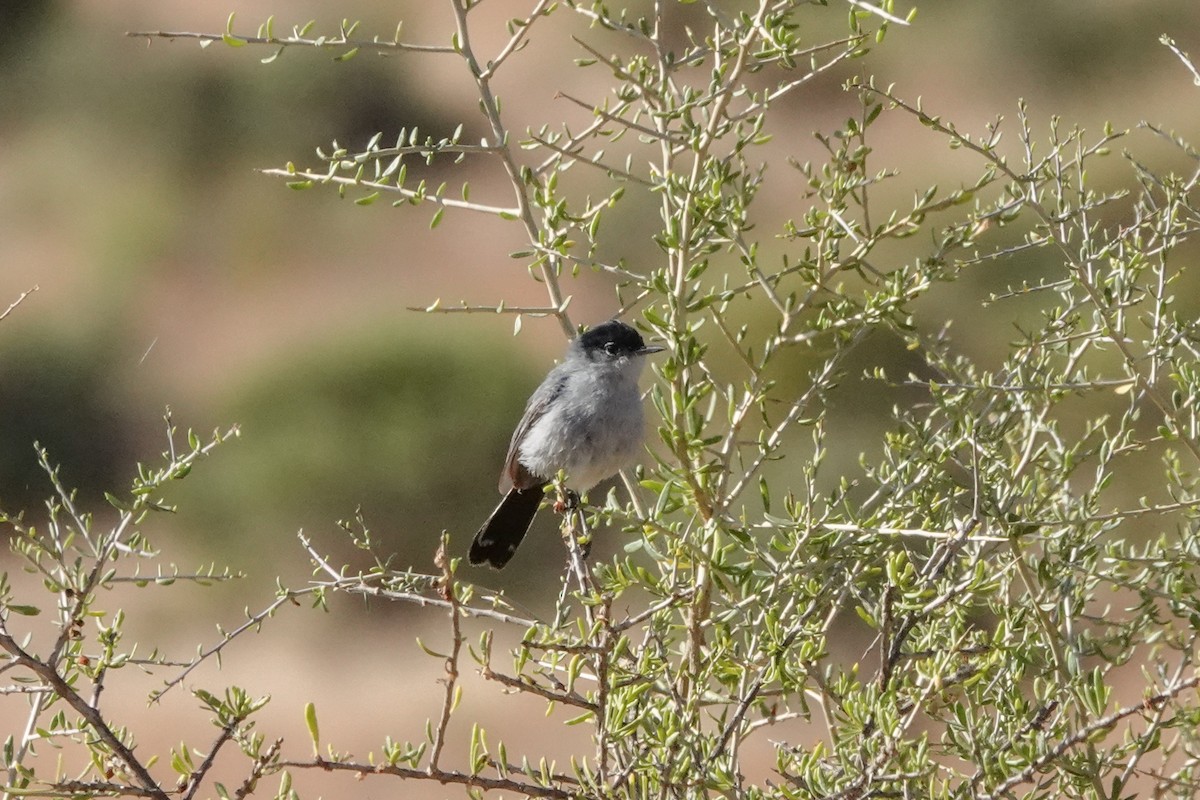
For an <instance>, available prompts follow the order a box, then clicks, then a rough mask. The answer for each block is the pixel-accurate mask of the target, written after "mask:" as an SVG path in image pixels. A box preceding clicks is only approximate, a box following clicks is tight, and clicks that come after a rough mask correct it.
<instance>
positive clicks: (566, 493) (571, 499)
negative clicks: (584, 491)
mask: <svg viewBox="0 0 1200 800" xmlns="http://www.w3.org/2000/svg"><path fill="white" fill-rule="evenodd" d="M577 508H579V494H578V493H577V492H574V491H572V490H570V489H565V488H563V487H561V486H560V487H559V489H558V497H557V498H555V500H554V513H555V514H565V513H567V512H568V511H574V510H575V509H577Z"/></svg>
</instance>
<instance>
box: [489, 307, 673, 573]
mask: <svg viewBox="0 0 1200 800" xmlns="http://www.w3.org/2000/svg"><path fill="white" fill-rule="evenodd" d="M660 350H662V348H661V347H648V346H647V345H646V343H645V342H644V341H642V337H641V335H640V334H638V332H637V331H636V330H634V329H633V328H631V327H630V326H628V325H626V324H625V323H624V322H618V321H617V320H615V319H614V320H609V321H608V322H604V323H601V324H599V325H597V326H596V327H594V328H592V329H591V330H589V331H587V332H586V333H583V334H581V335H580V336H578V337H576V338H575V340H574V341H572V342H571V344H570V346H569V347H568V348H567V356H566V358H565V359H563V361H562V363H561V364H559V365H558V366H557V367H555V368H554V369H552V370H550V374H549V375H547V376H546V379H545V380H544V381H542V385H541V386H539V387H538V388H537V391H535V392H534V393H533V395H532V396H531V397H530V398H529V402H528V403H526V405H525V414H524V415H523V416H522V417H521V421H520V422H519V423H518V424H517V429H516V431H514V432H513V436H512V441H511V442H510V443H509V445H508V457H507V458H506V459H505V460H504V470H503V472H501V473H500V493H501V494H503V495H504V499H503V500H501V501H500V505H498V506H496V510H495V511H493V512H492V514H491V516H490V517H488V518H487V521H486V522H484V523H483V526H482V527H481V528H480V529H479V532H478V533H476V534H475V541H473V542H471V551H470V553H469V556H468V557H469V559H470V561H471V563H472V564H484V563H486V564H490V565H492V566H493V567H495V568H496V569H501V568H502V567H503V566H504V565H505V564H507V563H508V561H509V559H511V558H512V557H513V553H515V552H517V546H518V545H520V544H521V540H522V539H524V538H525V533H526V531H528V530H529V524H530V523H531V522H533V516H534V514H536V513H537V510H538V505H539V504H540V503H541V501H542V495H543V494H544V492H543V489H544V487H545V486H546V484H548V483H549V482H550V481H551V480H552V479H553V478H554V476H555V475H557V474H558V472H559V471H560V470H562V471H564V472H566V476H567V483H568V484H569V485H570V487H571V488H572V489H574V490H575V491H576V492H578V493H580V494H582V493H583V492H586V491H587V490H588V489H590V488H592V487H593V486H595V485H596V484H597V483H599V482H600V481H602V480H604V479H605V478H607V477H609V476H610V475H614V474H616V473H617V472H618V471H619V470H620V469H621V468H622V467H624V466H626V465H627V464H629V463H630V462H631V461H633V460H634V459H635V458H636V457H637V455H638V451H639V449H640V448H641V446H642V400H641V393H640V392H639V391H638V376H639V375H641V372H642V356H646V355H649V354H650V353H657V352H659V351H660Z"/></svg>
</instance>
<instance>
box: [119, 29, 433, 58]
mask: <svg viewBox="0 0 1200 800" xmlns="http://www.w3.org/2000/svg"><path fill="white" fill-rule="evenodd" d="M125 35H126V36H128V37H129V38H131V39H149V40H153V39H171V40H173V39H198V40H199V41H201V42H225V41H234V42H238V43H240V44H254V45H270V46H273V47H316V48H320V49H322V50H330V49H334V48H339V49H340V48H343V47H346V48H355V49H359V50H380V51H384V52H409V53H445V54H452V53H454V48H453V47H447V46H446V45H438V44H410V43H409V42H399V41H388V40H386V39H347V38H346V37H344V36H318V37H317V38H315V39H314V38H309V37H305V36H299V35H296V36H288V37H286V38H280V37H278V36H239V35H236V34H229V33H198V32H193V31H126V33H125Z"/></svg>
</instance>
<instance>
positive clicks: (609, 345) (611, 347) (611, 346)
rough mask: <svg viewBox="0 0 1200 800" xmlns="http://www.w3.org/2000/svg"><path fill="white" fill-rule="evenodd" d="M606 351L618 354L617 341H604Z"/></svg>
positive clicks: (612, 354) (613, 354) (611, 354)
mask: <svg viewBox="0 0 1200 800" xmlns="http://www.w3.org/2000/svg"><path fill="white" fill-rule="evenodd" d="M604 352H606V353H608V354H609V355H610V356H615V355H616V354H617V343H616V342H605V343H604Z"/></svg>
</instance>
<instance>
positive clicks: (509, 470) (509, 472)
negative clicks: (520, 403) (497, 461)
mask: <svg viewBox="0 0 1200 800" xmlns="http://www.w3.org/2000/svg"><path fill="white" fill-rule="evenodd" d="M565 385H566V375H565V374H564V373H563V372H561V371H560V370H559V369H557V368H555V369H554V370H552V371H551V372H550V374H549V375H547V376H546V379H545V380H544V381H542V385H541V386H539V387H538V388H537V389H536V390H535V391H534V393H533V394H532V395H530V397H529V402H528V403H526V404H525V413H524V414H523V415H522V416H521V421H520V422H518V423H517V429H516V430H515V431H513V435H512V441H510V442H509V443H508V456H507V457H505V459H504V470H503V471H502V472H501V473H500V494H507V493H508V490H509V489H512V488H514V487H515V488H517V489H528V488H530V487H532V486H535V485H537V484H541V483H545V482H546V479H545V477H543V476H538V475H534V474H533V473H531V472H530V471H529V470H528V469H526V468H525V465H524V464H522V463H521V462H520V460H519V457H520V454H521V453H520V451H521V442H522V440H524V438H525V434H527V433H528V432H529V430H530V429H531V428H532V427H533V426H534V424H535V423H536V422H537V421H538V420H539V419H541V417H542V415H543V414H545V413H546V410H547V409H548V408H549V407H550V404H551V403H553V402H554V400H555V399H556V398H557V397H558V396H559V395H561V394H562V391H563V387H564V386H565Z"/></svg>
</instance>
